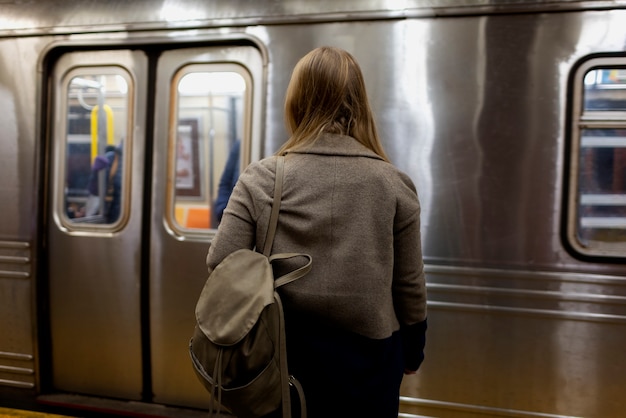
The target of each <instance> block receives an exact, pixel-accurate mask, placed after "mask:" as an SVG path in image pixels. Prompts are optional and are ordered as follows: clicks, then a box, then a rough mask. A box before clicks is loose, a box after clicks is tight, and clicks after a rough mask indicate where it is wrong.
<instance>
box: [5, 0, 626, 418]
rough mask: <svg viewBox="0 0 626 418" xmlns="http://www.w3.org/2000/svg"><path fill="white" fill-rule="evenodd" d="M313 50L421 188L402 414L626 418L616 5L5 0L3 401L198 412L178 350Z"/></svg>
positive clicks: (621, 27) (625, 147)
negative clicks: (229, 213)
mask: <svg viewBox="0 0 626 418" xmlns="http://www.w3.org/2000/svg"><path fill="white" fill-rule="evenodd" d="M321 45H334V46H338V47H341V48H344V49H346V50H348V51H350V52H351V53H352V54H354V55H355V57H356V58H357V60H358V61H359V62H360V63H361V65H362V68H363V71H364V75H365V78H366V82H367V84H368V89H369V93H370V100H371V102H372V107H373V109H374V112H375V114H376V115H377V123H378V127H379V130H380V133H381V137H382V138H383V141H384V145H385V147H386V150H387V151H388V154H389V155H390V158H391V160H392V161H393V162H394V163H395V164H396V165H397V166H398V167H400V168H401V169H402V170H404V171H406V172H407V173H409V175H410V176H411V177H412V178H413V180H414V181H415V184H416V186H417V189H418V193H419V195H420V200H421V203H422V215H421V216H422V233H423V235H422V238H423V242H422V245H423V250H424V256H425V261H426V270H427V281H428V293H429V305H428V306H429V331H428V342H427V348H426V360H425V362H424V364H423V366H422V368H421V369H420V371H419V372H418V373H417V375H415V376H408V377H406V378H405V380H404V382H403V386H402V398H401V407H400V410H401V413H400V416H402V417H418V416H431V417H489V416H490V417H552V418H557V417H560V418H563V417H594V418H612V417H620V416H623V411H624V410H626V400H625V398H624V396H623V394H624V392H625V391H626V355H625V351H624V347H626V265H625V264H624V260H625V258H626V257H625V256H626V1H623V0H607V1H576V0H568V1H562V0H561V1H559V0H554V1H528V0H510V1H502V2H494V1H484V0H448V1H435V0H430V1H421V0H404V1H384V0H365V1H357V0H351V1H349V0H340V1H334V0H320V1H299V0H284V1H279V0H273V1H272V0H262V1H257V2H250V1H245V0H214V1H211V2H206V1H200V0H179V1H170V0H153V1H150V0H139V1H132V2H127V1H107V2H84V1H77V0H68V1H64V2H47V1H35V0H34V1H30V2H19V1H13V2H12V1H9V2H6V1H5V2H0V127H1V134H0V138H1V139H0V141H1V142H0V147H1V148H0V149H1V152H0V179H2V180H1V181H0V205H1V208H2V209H1V216H0V404H6V405H11V404H12V403H13V402H15V400H16V399H25V400H28V399H32V400H34V401H36V402H38V405H54V404H63V405H70V406H75V407H77V408H89V407H94V408H97V407H100V405H101V404H102V402H108V403H107V408H109V409H116V410H119V411H123V410H125V409H126V408H127V406H128V405H129V404H132V405H133V407H134V408H136V407H137V405H141V406H143V408H144V410H145V411H149V410H151V409H150V408H151V407H153V406H156V407H160V406H163V407H167V408H180V409H185V410H188V411H194V410H195V411H200V413H202V412H203V410H204V409H206V408H207V406H208V404H209V401H208V399H207V394H206V392H205V391H204V388H203V387H202V386H201V385H200V384H199V383H198V382H197V379H196V377H195V376H194V374H193V370H192V367H191V363H190V360H189V357H188V352H187V344H188V340H189V337H190V335H191V332H192V330H193V326H194V315H193V308H194V305H195V301H196V300H197V297H198V295H199V292H200V289H201V287H202V285H203V283H204V281H205V279H206V267H205V265H204V257H205V255H206V251H207V249H208V247H209V245H210V242H211V238H212V236H213V234H214V232H215V228H216V226H217V225H218V223H219V216H220V215H219V211H218V210H217V208H218V207H219V204H218V200H219V199H220V198H222V195H221V190H225V188H226V189H227V187H226V186H225V185H226V180H227V176H226V174H225V173H231V174H232V173H233V172H234V174H232V175H233V176H234V178H236V173H237V172H239V171H240V170H242V169H244V168H245V166H246V164H248V163H249V162H250V161H253V160H257V159H260V158H263V157H265V156H268V155H271V154H272V153H273V152H275V151H276V150H277V149H278V148H279V146H280V145H281V144H282V143H283V142H284V141H285V140H286V131H285V129H284V125H283V119H282V102H283V96H284V93H285V90H286V86H287V83H288V81H289V77H290V73H291V70H292V68H293V66H294V65H295V63H296V62H297V60H298V59H299V58H300V57H301V56H303V55H304V54H305V53H307V52H308V51H309V50H311V49H313V48H315V47H317V46H321ZM229 169H233V170H234V171H233V172H230V171H229ZM108 185H111V187H108ZM372 204H376V202H372ZM338 378H340V376H338ZM156 415H158V414H156ZM179 416H182V415H179Z"/></svg>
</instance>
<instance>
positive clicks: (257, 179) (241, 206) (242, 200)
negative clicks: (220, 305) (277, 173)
mask: <svg viewBox="0 0 626 418" xmlns="http://www.w3.org/2000/svg"><path fill="white" fill-rule="evenodd" d="M270 167H272V166H271V164H270V163H268V162H267V161H260V162H253V163H251V164H250V165H249V166H248V167H247V168H246V169H245V170H244V172H243V173H242V174H241V176H240V177H239V180H238V181H237V183H236V185H235V187H234V189H233V192H232V194H231V196H230V199H229V200H228V204H227V206H226V209H225V210H224V214H223V216H222V221H221V222H220V225H219V227H218V229H217V233H216V235H215V237H214V238H213V240H212V241H211V245H210V247H209V251H208V254H207V257H206V264H207V268H208V271H209V274H210V273H211V272H212V271H213V269H214V268H215V266H217V265H218V264H219V263H220V262H221V261H222V260H223V259H224V258H225V257H226V256H227V255H228V254H230V253H232V252H234V251H236V250H239V249H242V248H247V249H254V248H255V247H256V245H257V242H258V240H259V238H263V239H264V237H260V235H259V230H260V228H261V227H262V225H263V224H266V221H265V218H266V217H268V218H269V211H270V210H271V206H270V205H271V199H272V193H273V187H274V170H272V169H270ZM266 215H267V216H266Z"/></svg>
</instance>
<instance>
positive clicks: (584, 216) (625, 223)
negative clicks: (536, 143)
mask: <svg viewBox="0 0 626 418" xmlns="http://www.w3.org/2000/svg"><path fill="white" fill-rule="evenodd" d="M620 64H621V65H626V61H624V60H621V61H615V59H602V60H594V61H591V62H588V63H587V65H584V66H583V67H582V68H581V69H579V71H578V73H577V75H576V82H575V86H574V90H575V95H574V109H575V114H574V119H573V120H574V129H573V130H572V133H573V138H574V142H573V145H574V146H573V147H572V161H571V166H572V167H573V171H572V174H571V177H570V179H571V181H570V183H571V186H570V193H569V195H570V216H569V222H568V225H569V230H568V236H569V240H570V242H571V243H572V244H573V245H574V247H575V248H576V249H577V250H578V251H580V252H581V253H583V254H586V255H602V256H622V257H623V256H624V254H625V253H626V69H624V68H621V67H620V66H619V65H620Z"/></svg>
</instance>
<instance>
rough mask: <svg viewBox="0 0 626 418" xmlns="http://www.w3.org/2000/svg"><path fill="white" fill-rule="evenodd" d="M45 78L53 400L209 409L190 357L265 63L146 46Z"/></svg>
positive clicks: (60, 68)
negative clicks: (56, 394) (198, 307)
mask: <svg viewBox="0 0 626 418" xmlns="http://www.w3.org/2000/svg"><path fill="white" fill-rule="evenodd" d="M53 65H54V68H52V73H51V74H52V77H51V97H52V98H53V100H52V101H51V105H52V109H51V121H52V126H51V132H52V147H51V154H50V155H51V160H50V161H51V162H50V167H51V171H50V173H51V175H50V188H49V189H50V193H51V194H50V205H49V208H50V209H49V217H48V219H50V222H48V225H49V226H48V236H47V243H46V247H47V249H48V251H49V253H48V274H49V292H50V296H49V323H50V344H51V352H50V359H51V370H50V374H51V382H50V383H51V386H52V389H53V390H55V391H63V392H70V393H78V394H85V395H95V396H103V397H110V398H120V399H130V400H142V401H149V402H157V403H163V404H171V405H182V406H198V407H203V406H206V405H207V404H208V403H207V399H206V398H207V396H206V392H205V391H204V389H203V388H202V387H201V386H200V384H199V383H198V381H197V378H196V377H195V375H194V372H193V369H192V367H191V363H190V360H189V354H188V351H187V350H188V349H187V347H188V342H189V337H190V336H191V333H192V331H193V326H194V306H195V302H196V300H197V297H198V295H199V292H200V289H201V288H202V285H203V283H204V281H205V279H206V275H207V273H206V267H205V265H204V257H205V255H206V251H207V249H208V246H209V243H210V239H211V237H212V234H213V233H214V231H215V228H216V226H217V224H218V223H219V211H218V210H217V207H218V203H219V202H218V200H220V198H223V196H222V195H220V193H219V191H220V181H221V180H224V181H222V185H225V184H226V183H227V181H226V180H225V179H226V178H227V175H226V174H225V173H230V174H231V177H232V176H234V177H235V178H236V175H237V174H238V172H239V171H240V170H241V168H242V167H243V166H244V165H245V164H246V163H247V162H249V161H250V159H251V158H259V156H260V155H259V152H260V143H261V142H260V128H259V123H260V118H259V115H260V108H261V104H262V102H261V91H260V89H261V86H262V77H263V63H262V58H261V54H260V53H259V51H258V49H256V48H254V47H252V46H236V47H225V46H224V47H205V48H197V49H180V50H163V51H160V52H159V53H154V47H151V52H150V53H147V52H144V51H142V49H141V48H133V49H132V50H115V51H79V52H68V53H66V54H64V55H62V56H61V57H60V58H59V59H58V60H57V61H56V62H55V63H54V64H53ZM255 150H256V151H255ZM231 155H232V158H229V156H231ZM227 168H228V170H227ZM231 169H232V170H231ZM221 189H222V190H224V191H228V190H227V189H228V188H227V187H225V186H224V187H222V188H221ZM225 196H226V199H227V198H228V196H227V194H226V195H225Z"/></svg>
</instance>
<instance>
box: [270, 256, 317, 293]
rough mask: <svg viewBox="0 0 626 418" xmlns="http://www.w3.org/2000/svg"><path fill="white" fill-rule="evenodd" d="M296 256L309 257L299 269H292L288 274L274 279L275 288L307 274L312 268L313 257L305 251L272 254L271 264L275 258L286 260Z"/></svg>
mask: <svg viewBox="0 0 626 418" xmlns="http://www.w3.org/2000/svg"><path fill="white" fill-rule="evenodd" d="M294 257H306V258H308V260H309V261H308V262H307V263H306V264H305V265H303V266H302V267H299V268H297V269H295V270H294V271H291V272H289V273H287V274H284V275H282V276H280V277H278V278H277V279H276V280H274V289H278V288H279V287H281V286H283V285H286V284H287V283H291V282H293V281H294V280H297V279H299V278H300V277H302V276H304V275H305V274H307V273H308V272H309V270H311V263H312V262H313V258H312V257H311V256H310V255H308V254H304V253H280V254H274V255H272V256H270V258H269V260H270V264H271V263H272V261H274V260H286V259H288V258H294Z"/></svg>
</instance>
